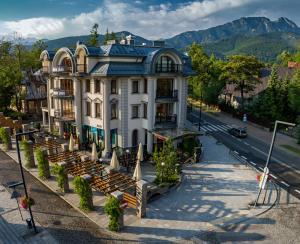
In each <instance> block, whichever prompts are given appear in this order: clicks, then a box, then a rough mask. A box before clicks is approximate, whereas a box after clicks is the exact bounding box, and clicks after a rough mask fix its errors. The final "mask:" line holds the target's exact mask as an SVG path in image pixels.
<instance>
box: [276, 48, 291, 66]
mask: <svg viewBox="0 0 300 244" xmlns="http://www.w3.org/2000/svg"><path fill="white" fill-rule="evenodd" d="M292 60H293V55H292V54H291V53H290V52H289V51H286V50H285V51H283V52H281V53H280V54H279V55H278V56H277V58H276V62H277V64H278V65H280V66H285V67H287V66H288V62H289V61H292Z"/></svg>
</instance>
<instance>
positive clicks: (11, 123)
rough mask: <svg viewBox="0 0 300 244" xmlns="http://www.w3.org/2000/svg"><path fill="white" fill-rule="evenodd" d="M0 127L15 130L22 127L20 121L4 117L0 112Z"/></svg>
mask: <svg viewBox="0 0 300 244" xmlns="http://www.w3.org/2000/svg"><path fill="white" fill-rule="evenodd" d="M0 127H9V128H11V129H14V130H16V131H17V130H20V129H22V123H21V122H19V121H18V120H13V119H11V118H9V117H5V116H4V115H3V114H2V113H0Z"/></svg>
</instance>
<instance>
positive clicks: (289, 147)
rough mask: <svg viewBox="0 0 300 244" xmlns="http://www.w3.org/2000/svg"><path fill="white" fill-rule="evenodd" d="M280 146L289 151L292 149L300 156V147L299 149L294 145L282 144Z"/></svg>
mask: <svg viewBox="0 0 300 244" xmlns="http://www.w3.org/2000/svg"><path fill="white" fill-rule="evenodd" d="M280 146H282V147H284V148H285V149H287V150H289V151H291V152H293V153H296V154H298V155H299V156H300V149H298V148H295V147H292V146H290V145H285V144H284V145H280Z"/></svg>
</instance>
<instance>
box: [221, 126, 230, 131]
mask: <svg viewBox="0 0 300 244" xmlns="http://www.w3.org/2000/svg"><path fill="white" fill-rule="evenodd" d="M219 126H221V127H222V128H223V129H224V130H226V131H227V130H228V128H227V127H226V126H225V125H219Z"/></svg>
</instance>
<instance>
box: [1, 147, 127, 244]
mask: <svg viewBox="0 0 300 244" xmlns="http://www.w3.org/2000/svg"><path fill="white" fill-rule="evenodd" d="M25 179H26V183H27V188H28V190H29V193H30V195H31V196H32V197H33V198H34V199H35V201H36V204H35V206H34V207H33V215H34V218H35V220H36V221H37V222H38V223H39V224H41V226H42V227H43V228H44V229H46V230H47V231H48V232H49V233H50V234H51V236H53V237H54V238H55V239H56V240H57V241H58V242H59V243H72V242H76V243H132V241H130V240H124V239H121V238H120V236H117V235H114V234H112V233H110V232H108V231H106V230H104V229H100V228H99V227H98V226H97V225H96V224H94V223H93V222H92V221H90V220H89V219H88V218H86V217H85V216H84V215H82V214H80V213H79V212H77V211H76V210H74V209H73V208H72V207H71V206H70V205H69V204H67V203H66V202H65V201H64V200H62V199H61V198H60V197H59V196H58V195H56V194H55V193H53V192H51V191H50V190H49V189H48V188H46V187H45V186H44V185H43V184H42V183H40V182H39V181H38V180H36V179H35V178H34V177H33V176H31V175H30V174H28V173H27V172H25ZM20 180H21V176H20V171H19V165H18V164H17V163H16V162H14V161H13V160H12V159H11V158H10V157H8V156H7V155H6V154H5V153H4V152H2V151H1V150H0V185H4V186H7V185H8V184H10V183H12V182H16V181H20ZM19 188H21V187H19ZM20 194H23V193H22V192H21V190H20ZM0 243H1V242H0Z"/></svg>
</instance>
